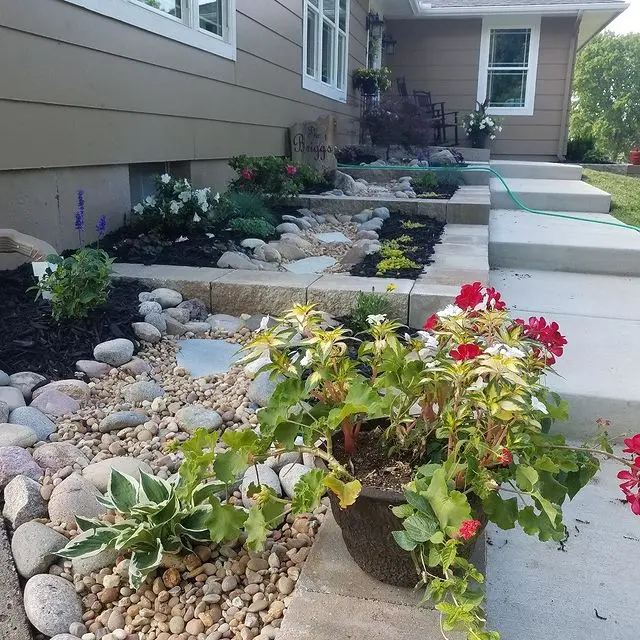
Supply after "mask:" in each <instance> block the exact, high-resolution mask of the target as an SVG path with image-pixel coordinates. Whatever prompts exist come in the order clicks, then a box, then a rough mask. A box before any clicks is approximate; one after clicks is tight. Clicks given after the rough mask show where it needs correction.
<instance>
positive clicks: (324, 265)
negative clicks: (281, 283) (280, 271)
mask: <svg viewBox="0 0 640 640" xmlns="http://www.w3.org/2000/svg"><path fill="white" fill-rule="evenodd" d="M336 262H337V260H336V259H335V258H332V257H330V256H314V257H312V258H303V259H302V260H296V261H295V262H290V263H289V264H285V265H283V266H284V268H285V269H286V270H287V271H289V272H290V273H298V274H309V273H322V272H323V271H325V270H326V269H328V268H329V267H332V266H333V265H334V264H335V263H336Z"/></svg>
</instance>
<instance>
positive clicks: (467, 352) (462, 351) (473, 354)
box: [449, 343, 482, 362]
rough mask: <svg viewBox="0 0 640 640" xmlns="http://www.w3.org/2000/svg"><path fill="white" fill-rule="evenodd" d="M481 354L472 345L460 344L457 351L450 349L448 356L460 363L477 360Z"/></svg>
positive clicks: (480, 351)
mask: <svg viewBox="0 0 640 640" xmlns="http://www.w3.org/2000/svg"><path fill="white" fill-rule="evenodd" d="M481 353H482V349H481V348H480V347H479V346H478V345H477V344H474V343H470V344H461V345H459V346H458V348H457V349H452V351H451V352H450V354H449V355H450V356H451V357H452V358H453V359H454V360H456V361H458V362H462V361H464V360H473V359H474V358H477V357H478V356H479V355H480V354H481Z"/></svg>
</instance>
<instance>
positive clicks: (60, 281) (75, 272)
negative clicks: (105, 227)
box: [33, 248, 113, 322]
mask: <svg viewBox="0 0 640 640" xmlns="http://www.w3.org/2000/svg"><path fill="white" fill-rule="evenodd" d="M46 259H47V262H49V263H51V264H52V265H54V267H53V268H51V267H48V268H47V270H46V271H45V274H44V276H43V277H42V278H41V279H40V281H39V282H38V284H37V285H36V286H35V287H33V289H37V291H38V294H37V297H38V296H40V295H42V294H43V293H48V294H49V295H50V296H51V315H52V316H53V318H54V320H55V321H56V322H62V321H68V320H72V319H74V318H85V317H86V316H87V315H88V314H89V312H91V311H93V310H94V309H96V308H97V307H99V306H100V305H102V304H104V303H105V302H106V301H107V298H108V297H109V291H110V289H111V265H112V264H113V259H111V258H110V257H109V256H108V254H107V253H106V252H105V251H103V250H102V249H92V248H83V249H79V250H78V251H76V252H75V253H73V254H72V255H71V256H69V257H68V258H63V257H62V256H59V255H57V254H56V255H50V256H47V258H46Z"/></svg>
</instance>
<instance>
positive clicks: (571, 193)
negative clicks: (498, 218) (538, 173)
mask: <svg viewBox="0 0 640 640" xmlns="http://www.w3.org/2000/svg"><path fill="white" fill-rule="evenodd" d="M506 183H507V185H508V186H509V189H510V190H511V192H512V193H513V195H515V196H516V198H518V200H520V202H522V204H524V205H525V206H526V207H530V208H531V209H538V210H541V211H579V212H581V213H585V212H586V213H608V212H609V209H610V208H611V196H610V195H609V194H608V193H607V192H606V191H602V189H598V188H597V187H594V186H592V185H590V184H587V183H586V182H581V181H579V180H535V179H531V178H507V179H506ZM490 189H491V208H492V209H514V208H515V207H516V206H517V205H516V204H515V202H514V201H513V199H512V198H511V196H510V195H509V194H508V193H507V190H506V188H505V186H504V185H503V184H502V182H500V180H498V178H491V180H490Z"/></svg>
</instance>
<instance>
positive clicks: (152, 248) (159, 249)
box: [100, 206, 296, 267]
mask: <svg viewBox="0 0 640 640" xmlns="http://www.w3.org/2000/svg"><path fill="white" fill-rule="evenodd" d="M271 212H272V213H273V215H274V216H275V218H276V224H280V222H281V221H282V220H281V218H282V215H284V214H289V215H296V208H295V207H287V206H281V207H272V208H271ZM276 235H277V234H276ZM181 236H182V237H186V238H187V240H184V241H182V242H176V240H178V238H180V237H181ZM247 237H249V236H247V235H243V234H240V233H237V232H233V231H230V230H224V229H223V230H215V231H213V237H211V238H210V237H209V236H207V235H206V229H205V230H203V231H196V232H194V231H189V232H184V233H182V234H181V233H179V232H175V233H163V232H162V231H160V230H159V229H156V230H151V231H141V230H140V228H139V227H138V226H136V225H125V226H123V227H120V228H119V229H117V230H116V231H114V232H112V233H110V234H108V235H107V236H106V237H105V238H104V240H102V241H101V242H100V247H101V248H103V249H104V250H105V251H106V252H107V253H108V254H109V255H110V256H111V257H112V258H115V259H116V262H130V263H134V264H146V265H152V264H167V265H176V266H185V267H215V266H216V264H217V263H218V260H219V259H220V257H221V256H222V254H223V253H225V251H240V252H243V253H246V254H247V255H250V256H251V255H253V252H252V251H250V250H247V249H244V248H243V247H241V246H240V242H242V240H244V239H245V238H247ZM265 240H266V241H268V240H269V238H265Z"/></svg>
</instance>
